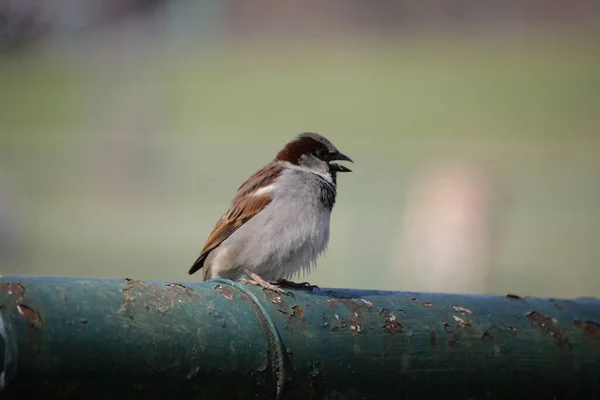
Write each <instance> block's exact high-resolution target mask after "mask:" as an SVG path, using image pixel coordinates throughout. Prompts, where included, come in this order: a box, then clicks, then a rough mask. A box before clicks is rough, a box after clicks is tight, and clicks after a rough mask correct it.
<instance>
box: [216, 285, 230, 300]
mask: <svg viewBox="0 0 600 400" xmlns="http://www.w3.org/2000/svg"><path fill="white" fill-rule="evenodd" d="M215 290H216V291H217V292H219V294H220V295H221V296H223V297H225V298H226V299H228V300H233V290H232V289H231V288H228V287H223V286H221V285H217V286H215Z"/></svg>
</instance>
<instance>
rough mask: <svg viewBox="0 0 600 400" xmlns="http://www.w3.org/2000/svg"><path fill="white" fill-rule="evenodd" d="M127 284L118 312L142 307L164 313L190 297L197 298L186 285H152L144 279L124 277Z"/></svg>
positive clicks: (123, 290) (122, 312)
mask: <svg viewBox="0 0 600 400" xmlns="http://www.w3.org/2000/svg"><path fill="white" fill-rule="evenodd" d="M126 282H127V285H126V286H125V287H124V288H123V289H122V290H121V291H122V292H123V303H122V304H121V307H120V308H119V311H118V312H119V313H121V314H125V313H127V310H128V308H129V307H136V306H137V307H143V308H144V309H145V310H146V311H159V312H160V313H166V312H168V311H169V310H170V309H172V308H178V307H180V306H181V303H183V302H184V301H187V300H189V299H192V298H199V297H200V296H198V294H197V293H195V291H194V289H192V288H189V287H187V286H184V285H181V284H178V283H170V284H167V285H164V286H163V285H153V284H150V283H148V282H145V281H139V280H134V279H126Z"/></svg>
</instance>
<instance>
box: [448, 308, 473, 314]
mask: <svg viewBox="0 0 600 400" xmlns="http://www.w3.org/2000/svg"><path fill="white" fill-rule="evenodd" d="M452 309H453V310H454V311H456V312H459V313H461V314H462V315H467V314H473V313H472V312H471V310H469V309H466V308H464V307H461V306H452Z"/></svg>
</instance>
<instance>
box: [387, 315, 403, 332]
mask: <svg viewBox="0 0 600 400" xmlns="http://www.w3.org/2000/svg"><path fill="white" fill-rule="evenodd" d="M383 330H384V331H386V332H389V333H391V334H395V333H401V332H402V325H400V323H399V322H398V320H397V319H396V316H395V315H394V314H393V313H391V312H389V311H388V312H386V315H385V317H384V320H383Z"/></svg>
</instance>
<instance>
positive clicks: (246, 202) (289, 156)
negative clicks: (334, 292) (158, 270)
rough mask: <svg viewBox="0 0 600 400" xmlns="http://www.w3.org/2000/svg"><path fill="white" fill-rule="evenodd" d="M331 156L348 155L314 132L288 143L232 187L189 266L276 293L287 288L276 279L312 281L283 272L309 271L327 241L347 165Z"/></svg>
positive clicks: (206, 275) (206, 276)
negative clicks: (339, 179) (233, 191)
mask: <svg viewBox="0 0 600 400" xmlns="http://www.w3.org/2000/svg"><path fill="white" fill-rule="evenodd" d="M333 161H349V162H352V163H353V162H354V161H352V159H350V157H348V156H346V155H345V154H343V153H341V152H340V151H338V150H337V148H336V147H335V146H334V145H333V144H332V143H331V142H330V141H329V140H327V139H326V138H324V137H323V136H321V135H318V134H316V133H312V132H304V133H302V134H300V135H298V136H297V137H295V138H294V139H293V140H291V141H290V142H288V143H287V144H286V145H285V146H284V147H283V149H281V150H280V151H279V152H278V153H277V155H276V156H275V158H274V159H273V161H271V162H270V163H268V164H267V165H265V166H264V167H263V168H261V169H259V170H258V171H256V172H255V173H254V174H252V175H251V176H250V177H249V178H248V179H247V180H246V181H245V182H244V183H243V184H242V185H241V186H240V187H239V188H238V190H237V193H236V194H235V196H234V198H233V200H232V201H231V206H230V207H229V210H227V212H226V213H225V214H224V215H223V216H222V217H221V218H220V219H219V220H218V221H217V224H216V225H215V227H214V229H213V231H212V232H211V234H210V235H209V236H208V239H207V240H206V243H205V244H204V247H203V248H202V251H201V252H200V256H199V257H198V258H197V259H196V262H194V264H193V265H192V267H191V268H190V270H189V272H188V273H189V274H190V275H192V274H193V273H195V272H197V271H198V270H200V269H202V277H203V280H208V279H212V278H226V279H230V280H233V281H238V282H244V283H250V284H254V285H258V286H262V287H263V288H265V289H269V290H273V291H275V292H277V293H282V294H290V293H289V292H287V291H285V290H283V289H282V288H281V287H282V286H287V287H310V288H312V287H313V286H312V285H309V284H308V283H307V282H303V283H295V282H292V281H289V280H288V279H289V278H291V277H292V276H294V275H295V274H298V273H299V272H300V271H301V270H303V271H304V272H310V270H311V269H312V268H313V267H314V266H315V264H316V260H317V258H318V257H319V256H320V255H321V254H322V253H323V252H324V251H325V250H326V248H327V244H328V242H329V222H330V217H331V211H332V210H333V206H334V204H335V200H336V194H337V173H338V172H352V170H350V169H349V168H346V167H345V166H343V165H340V164H337V163H334V162H333Z"/></svg>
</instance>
